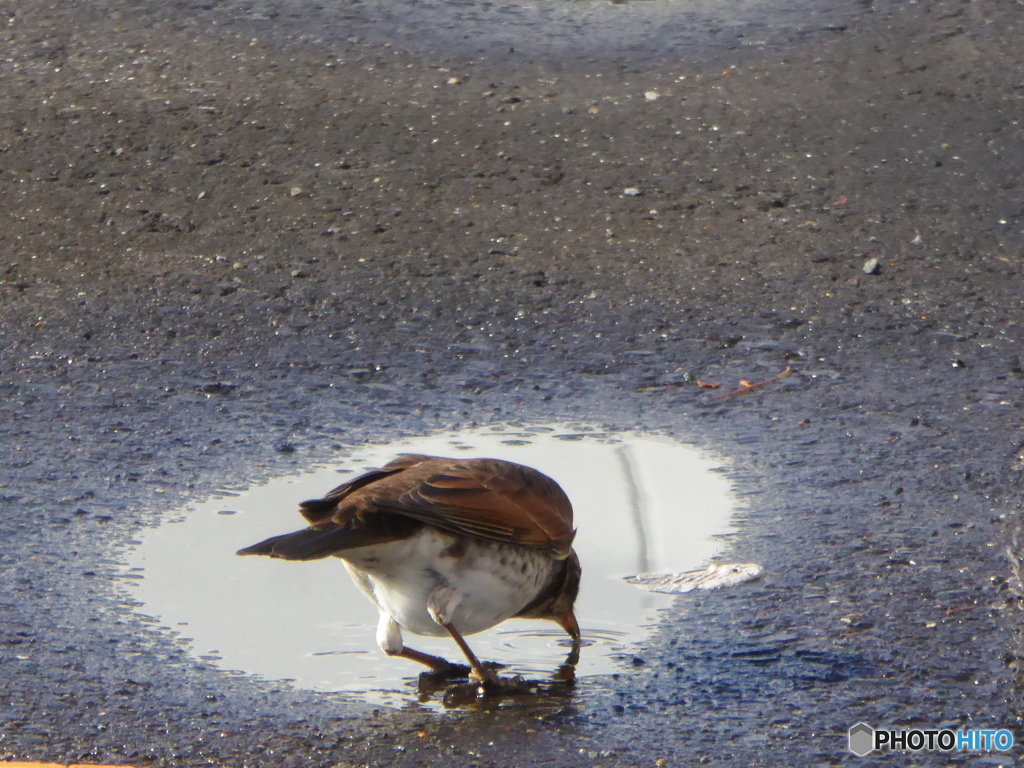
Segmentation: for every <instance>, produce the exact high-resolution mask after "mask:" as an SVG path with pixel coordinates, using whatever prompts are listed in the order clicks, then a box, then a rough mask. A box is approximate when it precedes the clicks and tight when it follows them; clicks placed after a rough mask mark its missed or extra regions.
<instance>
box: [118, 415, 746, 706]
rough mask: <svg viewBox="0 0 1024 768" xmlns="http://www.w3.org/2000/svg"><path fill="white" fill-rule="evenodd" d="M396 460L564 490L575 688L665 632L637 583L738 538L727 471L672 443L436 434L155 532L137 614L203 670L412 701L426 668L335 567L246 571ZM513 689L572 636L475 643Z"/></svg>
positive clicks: (220, 500)
mask: <svg viewBox="0 0 1024 768" xmlns="http://www.w3.org/2000/svg"><path fill="white" fill-rule="evenodd" d="M399 453H426V454H434V455H438V456H456V457H457V456H466V457H490V458H499V459H507V460H509V461H515V462H519V463H520V464H526V465H529V466H532V467H535V468H537V469H539V470H540V471H542V472H544V473H545V474H547V475H550V476H551V477H553V478H554V479H555V480H556V481H558V483H559V484H560V485H561V486H562V488H563V489H564V490H565V492H566V493H567V494H568V495H569V498H570V499H571V500H572V503H573V509H574V512H575V521H576V526H577V529H578V533H577V537H576V542H575V548H576V551H577V552H578V553H579V556H580V560H581V562H582V565H583V583H582V586H581V590H580V597H579V600H578V602H577V604H576V606H577V608H576V610H577V615H578V617H579V621H580V625H581V627H582V630H583V641H584V647H583V651H582V655H581V658H580V662H579V666H578V667H577V676H578V677H579V676H585V675H599V674H607V673H611V672H616V671H621V669H623V667H624V662H625V661H628V660H629V659H631V657H632V655H633V654H634V653H635V652H636V650H637V648H638V646H639V645H640V644H641V643H642V642H643V641H644V639H645V638H646V637H648V636H649V634H650V633H651V632H652V631H653V629H654V625H655V623H656V621H657V613H658V610H659V609H663V608H668V607H670V606H671V605H672V602H673V598H672V597H671V596H668V595H658V594H652V593H650V592H647V591H644V590H642V589H639V588H638V587H636V586H633V585H631V584H627V583H626V582H624V581H623V577H625V576H630V575H633V574H637V573H645V572H667V573H676V572H680V571H687V570H692V569H695V568H700V567H702V566H704V565H706V564H707V563H708V561H709V560H710V559H711V558H712V557H713V556H714V555H715V554H716V553H717V552H718V551H719V549H720V547H721V538H720V537H722V536H723V535H726V534H728V533H729V532H730V530H731V529H730V515H731V513H732V511H733V504H732V499H731V496H730V493H729V488H728V485H727V483H726V481H725V479H724V478H723V477H722V476H721V475H720V474H718V473H716V472H715V471H714V470H715V469H716V467H718V466H720V462H714V461H711V460H709V459H708V458H706V457H704V456H703V455H702V454H701V453H699V452H698V451H697V450H696V449H694V448H692V447H689V446H684V445H680V444H678V443H674V442H670V441H668V440H666V439H664V438H656V437H645V436H641V435H637V434H617V435H615V436H611V435H608V434H604V433H600V432H597V431H586V430H578V429H574V430H572V431H566V430H565V429H564V428H561V429H559V428H551V427H535V428H532V429H528V430H521V431H514V432H513V431H496V430H477V431H467V432H457V433H446V434H437V435H432V436H429V437H422V438H416V439H409V440H401V441H397V442H394V443H389V444H387V445H379V446H377V445H375V446H365V447H363V448H359V449H353V452H352V455H351V456H350V457H349V458H347V459H344V460H343V463H342V467H341V468H337V467H332V468H325V469H318V470H315V471H311V472H308V473H305V474H301V475H297V476H293V477H285V478H281V479H278V480H274V481H272V482H270V483H267V484H266V485H262V486H259V487H255V488H252V489H251V490H249V491H246V492H244V493H241V494H237V495H225V496H220V497H217V498H214V499H212V500H210V501H208V502H206V503H203V504H200V505H197V506H195V507H194V508H192V509H190V510H189V511H188V512H187V513H186V514H185V515H184V516H183V517H182V518H180V519H177V520H173V521H171V522H168V523H167V524H164V525H161V526H159V527H157V528H153V529H151V530H148V531H146V532H145V533H144V534H143V535H142V536H141V543H140V544H139V545H138V546H137V547H136V549H135V550H133V551H132V553H131V554H130V556H129V563H128V567H129V569H130V570H131V571H133V572H134V573H136V574H141V575H142V578H141V579H132V580H131V582H132V587H133V597H135V598H136V599H138V600H139V601H141V602H142V603H143V606H142V607H141V608H140V610H141V611H142V612H143V613H147V614H150V615H153V616H156V617H158V618H159V620H160V621H161V622H163V623H164V624H167V625H169V626H170V627H172V628H174V629H175V630H176V631H177V632H178V633H179V634H180V635H181V636H182V637H184V638H187V639H188V640H189V642H190V647H191V648H192V650H193V652H194V653H195V654H196V655H197V656H199V657H200V658H202V659H204V660H206V661H209V662H212V663H215V664H216V665H218V666H220V667H222V668H225V669H231V670H241V671H244V672H247V673H251V674H256V675H259V676H261V677H263V678H267V679H280V680H292V681H294V684H295V685H298V686H300V687H302V688H307V689H313V690H317V691H334V692H347V693H350V694H352V695H353V696H355V697H357V698H359V699H362V700H364V701H369V702H372V703H378V704H381V703H382V704H388V705H394V706H402V705H404V704H407V703H408V702H409V701H410V699H411V692H412V691H413V690H414V688H412V686H413V685H414V684H415V680H416V677H417V675H418V674H419V672H421V671H422V669H421V668H420V667H418V665H416V664H413V663H411V662H408V661H405V660H402V659H389V658H387V657H385V656H384V654H383V653H382V652H381V651H380V650H379V649H378V648H377V644H376V640H375V631H376V624H377V611H376V609H375V608H374V607H373V606H372V605H371V604H370V603H369V602H368V601H367V600H366V598H365V597H364V596H363V595H362V594H361V593H359V592H358V591H357V590H356V588H355V586H354V585H353V584H352V583H351V581H350V580H349V577H348V574H347V572H346V571H345V568H344V566H343V565H342V563H341V562H340V561H338V560H336V559H333V558H329V559H326V560H318V561H313V562H304V563H303V562H287V561H282V560H272V559H270V558H257V557H248V558H242V557H236V556H235V554H234V553H235V551H236V550H237V549H239V548H241V547H243V546H247V545H249V544H253V543H255V542H257V541H260V540H262V539H263V538H266V537H268V536H272V535H275V534H279V533H287V532H289V531H293V530H298V529H299V528H301V527H303V525H304V521H303V519H302V517H301V516H300V515H299V513H298V507H297V505H298V502H300V501H302V500H305V499H310V498H318V497H320V496H323V495H324V494H325V493H326V492H327V491H329V490H331V489H332V488H334V487H335V486H336V485H339V484H340V483H342V482H344V481H345V479H346V478H349V477H352V476H353V475H354V474H357V473H361V472H363V471H364V470H366V469H368V468H370V467H376V466H380V465H382V464H384V463H386V462H387V461H389V460H391V459H392V458H394V456H395V455H397V454H399ZM406 642H407V643H408V645H410V646H411V647H413V648H416V649H417V650H422V651H426V652H427V653H432V654H437V655H441V656H444V657H446V658H448V659H449V660H452V661H460V662H461V661H463V659H461V658H459V656H460V654H459V653H458V649H457V648H456V647H455V645H454V643H453V642H452V641H451V640H448V639H444V638H421V637H417V636H415V635H410V634H408V633H406ZM469 642H470V645H471V647H472V648H473V649H474V650H475V651H476V653H477V655H478V656H479V657H480V658H482V659H484V660H488V661H496V662H500V663H502V664H506V665H507V667H506V668H505V669H504V670H502V674H503V675H512V674H522V675H524V676H526V677H527V678H534V679H543V678H547V677H549V676H550V675H551V674H552V672H553V671H554V670H555V669H556V668H557V667H558V665H559V664H560V663H561V662H562V660H563V659H564V658H565V655H566V653H567V652H568V637H567V636H566V635H565V633H564V632H563V631H562V630H561V629H559V628H558V627H557V626H556V625H554V624H552V623H549V622H542V621H529V620H525V619H517V620H511V621H507V622H505V623H504V624H501V625H499V626H498V627H495V628H494V629H492V630H490V631H488V632H484V633H481V634H478V635H473V636H471V637H470V638H469Z"/></svg>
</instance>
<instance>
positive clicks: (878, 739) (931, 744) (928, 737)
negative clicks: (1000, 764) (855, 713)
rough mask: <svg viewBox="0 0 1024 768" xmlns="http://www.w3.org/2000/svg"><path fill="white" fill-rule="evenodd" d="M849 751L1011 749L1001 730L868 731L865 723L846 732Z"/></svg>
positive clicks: (1009, 735)
mask: <svg viewBox="0 0 1024 768" xmlns="http://www.w3.org/2000/svg"><path fill="white" fill-rule="evenodd" d="M848 738H849V746H850V751H851V752H853V754H855V755H857V757H864V755H866V754H868V753H869V752H874V751H876V750H878V751H899V752H919V751H922V750H928V751H939V752H952V751H954V750H957V751H959V752H993V751H995V752H1006V751H1007V750H1008V749H1010V748H1011V747H1012V746H1013V743H1014V738H1013V734H1012V733H1011V732H1010V731H1008V730H1006V729H1005V728H1002V729H1000V730H998V731H989V730H967V729H961V730H959V731H954V730H951V729H949V728H943V729H941V730H940V729H938V728H928V729H923V730H922V729H918V728H912V729H910V730H905V729H897V728H872V727H871V726H870V725H868V724H867V723H857V724H856V725H854V726H852V727H851V728H850V730H849V733H848Z"/></svg>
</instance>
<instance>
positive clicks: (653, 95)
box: [644, 91, 661, 101]
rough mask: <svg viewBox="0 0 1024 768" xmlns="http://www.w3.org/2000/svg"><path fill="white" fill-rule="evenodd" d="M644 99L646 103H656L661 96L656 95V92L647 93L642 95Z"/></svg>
mask: <svg viewBox="0 0 1024 768" xmlns="http://www.w3.org/2000/svg"><path fill="white" fill-rule="evenodd" d="M644 98H645V99H647V100H648V101H657V100H658V99H660V98H661V94H660V93H658V92H657V91H647V92H646V93H645V94H644Z"/></svg>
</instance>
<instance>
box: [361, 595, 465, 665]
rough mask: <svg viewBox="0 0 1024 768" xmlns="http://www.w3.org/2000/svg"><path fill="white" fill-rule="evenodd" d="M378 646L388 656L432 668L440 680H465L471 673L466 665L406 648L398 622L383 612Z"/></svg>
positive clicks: (378, 630)
mask: <svg viewBox="0 0 1024 768" xmlns="http://www.w3.org/2000/svg"><path fill="white" fill-rule="evenodd" d="M377 645H379V646H380V649H381V650H382V651H384V653H386V654H387V655H388V656H398V657H399V658H403V659H409V661H415V662H416V663H418V664H423V665H424V666H427V667H430V673H431V674H433V675H437V676H438V677H440V678H446V679H457V678H463V677H466V676H467V675H468V674H469V672H470V669H469V667H467V666H465V665H464V664H452V663H451V662H450V661H448V660H447V659H442V658H441V657H440V656H431V655H430V654H429V653H423V652H422V651H417V650H415V649H413V648H406V647H405V643H404V642H403V641H402V629H401V627H399V626H398V622H397V621H395V620H394V619H393V618H391V617H390V616H388V615H387V614H386V613H384V612H383V611H381V613H380V621H378V622H377Z"/></svg>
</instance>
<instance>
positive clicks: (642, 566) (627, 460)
mask: <svg viewBox="0 0 1024 768" xmlns="http://www.w3.org/2000/svg"><path fill="white" fill-rule="evenodd" d="M615 454H616V455H617V456H618V457H619V462H620V463H621V464H622V484H623V486H624V487H625V489H626V494H627V495H628V497H629V511H630V512H631V513H632V515H633V528H634V530H636V538H637V547H636V554H637V561H636V572H637V573H647V572H648V571H649V570H650V569H651V568H650V564H649V563H648V561H647V551H648V550H649V549H650V545H649V544H648V543H647V529H646V526H645V525H644V498H643V495H642V493H641V490H640V486H639V484H638V483H637V481H636V476H635V474H634V472H633V465H632V457H631V455H630V450H629V444H628V443H624V444H622V445H619V446H617V447H616V448H615Z"/></svg>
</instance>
